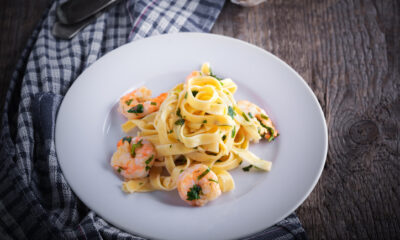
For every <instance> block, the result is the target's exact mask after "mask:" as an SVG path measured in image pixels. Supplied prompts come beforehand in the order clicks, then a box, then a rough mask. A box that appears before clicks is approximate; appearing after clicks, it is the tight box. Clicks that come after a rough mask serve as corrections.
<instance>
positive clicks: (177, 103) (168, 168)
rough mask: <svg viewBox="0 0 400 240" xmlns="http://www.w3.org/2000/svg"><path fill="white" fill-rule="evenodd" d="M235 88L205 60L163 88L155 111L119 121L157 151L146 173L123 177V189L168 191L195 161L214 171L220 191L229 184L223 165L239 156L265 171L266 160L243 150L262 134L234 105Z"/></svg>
mask: <svg viewBox="0 0 400 240" xmlns="http://www.w3.org/2000/svg"><path fill="white" fill-rule="evenodd" d="M236 90H237V86H236V84H235V83H234V82H233V81H232V80H231V79H228V78H226V79H219V78H217V77H216V76H214V75H213V74H212V72H211V69H210V67H209V64H208V63H205V64H203V65H202V67H201V71H194V72H192V74H191V75H190V76H188V78H187V79H186V82H185V83H182V84H178V85H177V86H175V87H174V88H173V89H171V90H170V91H169V92H168V96H167V98H166V99H165V100H164V102H163V103H162V104H161V106H160V109H159V110H158V111H156V112H153V113H151V114H149V115H147V116H145V117H144V118H142V119H132V120H128V121H127V122H126V123H124V124H123V125H122V130H123V131H124V132H127V133H128V132H129V131H131V130H132V129H134V128H138V130H139V132H138V135H139V136H141V137H143V138H145V139H147V140H149V141H150V142H151V143H152V144H153V145H154V146H155V149H156V151H157V157H156V161H155V163H154V166H153V167H152V168H151V169H150V174H149V176H148V177H146V178H142V179H134V180H129V181H126V182H124V183H123V187H122V189H123V191H125V192H128V193H132V192H148V191H154V190H163V191H171V190H173V189H175V188H176V182H177V179H178V176H179V174H180V173H181V172H182V171H183V170H184V169H186V168H188V167H189V166H191V165H193V164H196V163H202V164H205V165H207V166H208V167H209V168H210V169H211V170H212V171H214V172H215V174H216V175H217V177H218V180H219V181H218V182H219V185H220V187H221V190H222V191H223V192H227V191H231V190H233V189H234V187H235V184H234V181H233V178H232V176H231V174H230V173H229V172H228V171H229V170H232V169H234V168H237V167H238V166H239V165H240V164H241V163H242V161H246V162H247V163H249V164H251V165H253V166H255V167H256V168H258V169H261V170H265V171H270V169H271V162H269V161H266V160H262V159H260V158H259V157H257V156H256V155H255V154H253V153H251V152H250V151H249V150H248V146H249V142H251V141H254V142H258V141H259V140H260V139H261V138H262V136H261V135H260V128H261V125H260V122H259V121H257V120H256V119H255V118H251V119H249V118H248V117H246V116H245V115H244V113H243V112H242V110H241V109H239V108H238V106H237V104H236V102H235V99H234V98H233V95H234V93H235V92H236Z"/></svg>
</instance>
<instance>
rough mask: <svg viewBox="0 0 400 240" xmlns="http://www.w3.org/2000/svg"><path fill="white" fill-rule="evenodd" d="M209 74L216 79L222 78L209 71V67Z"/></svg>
mask: <svg viewBox="0 0 400 240" xmlns="http://www.w3.org/2000/svg"><path fill="white" fill-rule="evenodd" d="M210 76H211V77H213V78H216V79H217V80H218V81H221V80H222V78H219V77H217V76H216V75H215V74H214V73H213V72H212V71H211V68H210Z"/></svg>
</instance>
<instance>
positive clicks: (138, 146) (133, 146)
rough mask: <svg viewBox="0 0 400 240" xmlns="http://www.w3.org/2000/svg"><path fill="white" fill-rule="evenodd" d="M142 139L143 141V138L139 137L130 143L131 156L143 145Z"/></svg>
mask: <svg viewBox="0 0 400 240" xmlns="http://www.w3.org/2000/svg"><path fill="white" fill-rule="evenodd" d="M142 141H143V139H140V140H139V141H138V142H137V143H134V144H132V148H131V155H132V157H136V152H135V151H136V149H138V148H140V147H142V146H143V144H142Z"/></svg>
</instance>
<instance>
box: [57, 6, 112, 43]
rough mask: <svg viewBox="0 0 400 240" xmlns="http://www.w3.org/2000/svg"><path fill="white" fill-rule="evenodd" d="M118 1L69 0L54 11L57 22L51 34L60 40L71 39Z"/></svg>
mask: <svg viewBox="0 0 400 240" xmlns="http://www.w3.org/2000/svg"><path fill="white" fill-rule="evenodd" d="M118 1H119V0H69V1H67V2H65V3H63V4H61V5H59V6H58V7H57V9H56V15H57V21H56V23H55V24H54V25H53V29H52V33H53V35H54V36H55V37H58V38H61V39H66V40H68V39H71V38H73V37H74V36H75V35H76V34H77V33H78V32H79V31H81V30H82V29H83V28H85V27H86V26H87V25H88V24H89V23H91V22H92V21H93V20H94V19H96V18H97V17H99V16H100V15H101V14H102V13H103V11H104V10H105V9H106V8H107V7H109V6H111V5H113V4H114V3H116V2H118Z"/></svg>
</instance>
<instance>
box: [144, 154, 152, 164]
mask: <svg viewBox="0 0 400 240" xmlns="http://www.w3.org/2000/svg"><path fill="white" fill-rule="evenodd" d="M153 158H154V155H151V157H149V159H147V160H146V162H145V163H146V165H148V164H149V163H150V162H151V161H153Z"/></svg>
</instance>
